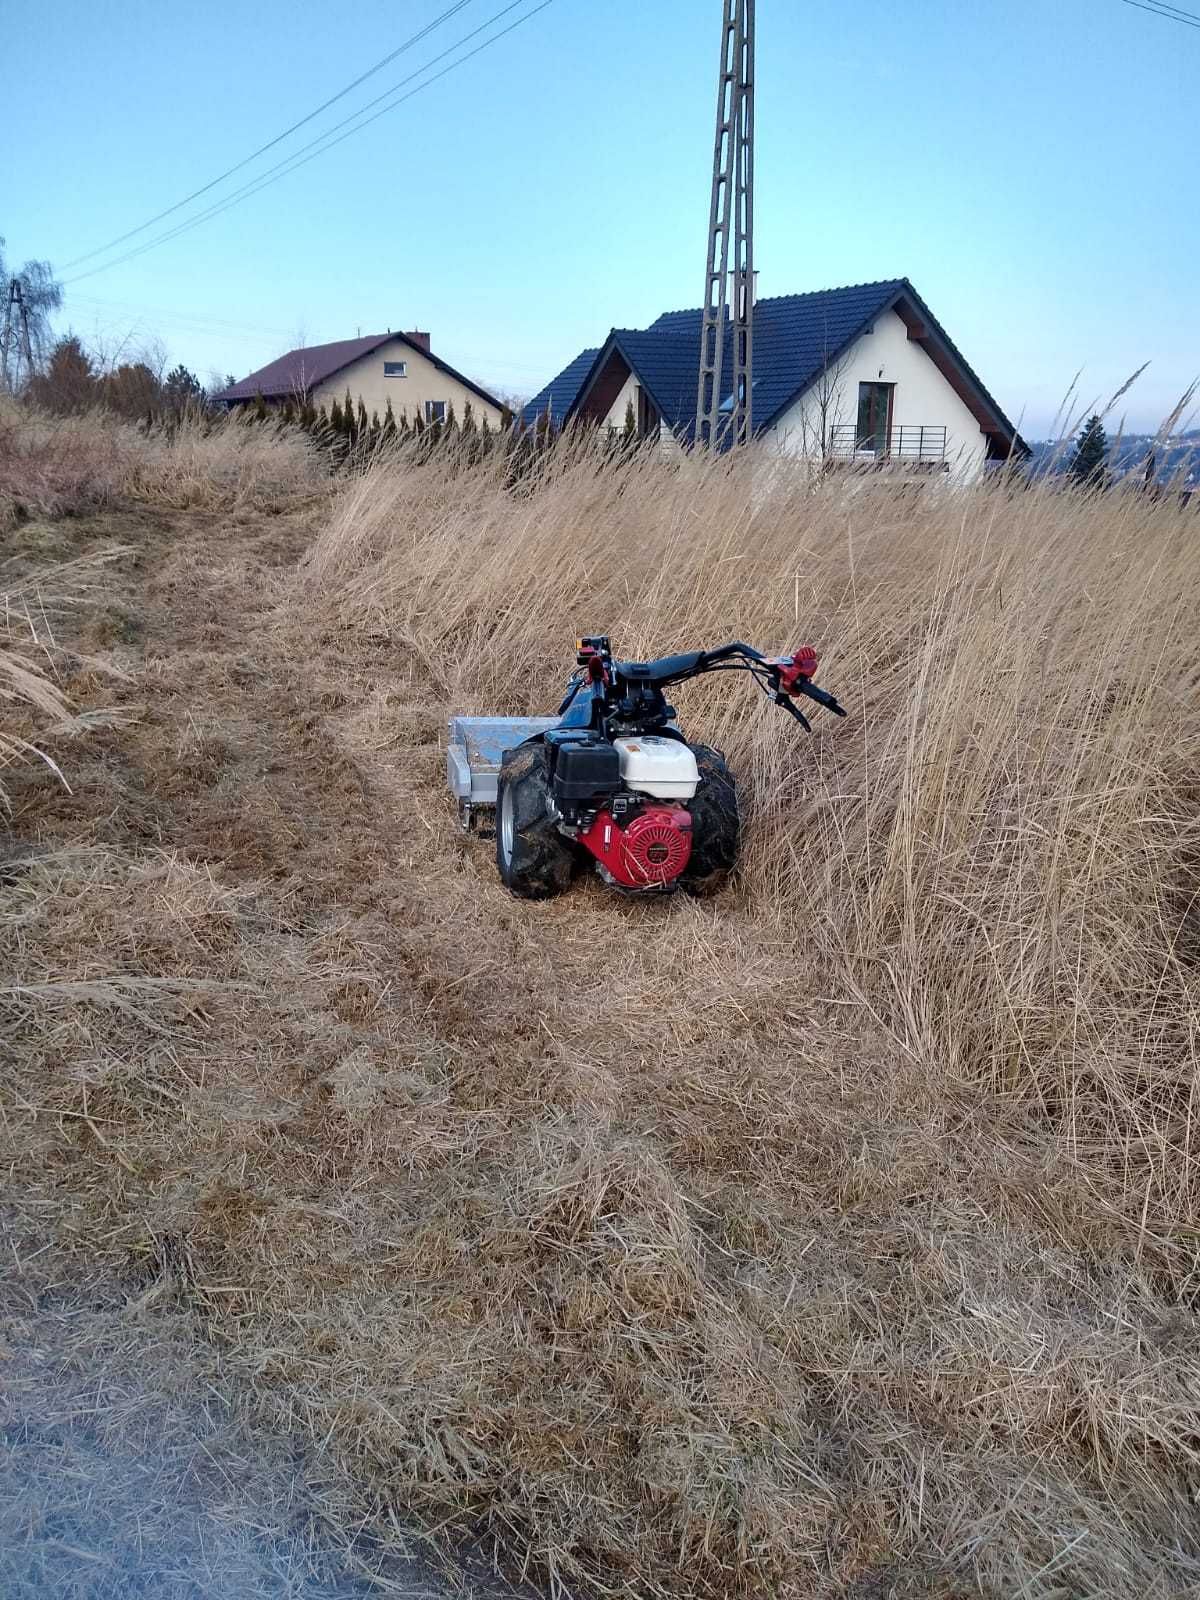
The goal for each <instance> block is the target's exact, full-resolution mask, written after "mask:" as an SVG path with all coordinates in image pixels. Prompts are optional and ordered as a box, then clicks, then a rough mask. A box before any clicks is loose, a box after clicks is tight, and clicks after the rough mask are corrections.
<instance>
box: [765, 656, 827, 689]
mask: <svg viewBox="0 0 1200 1600" xmlns="http://www.w3.org/2000/svg"><path fill="white" fill-rule="evenodd" d="M817 664H818V657H817V652H816V651H815V650H814V649H813V647H812V645H810V644H802V645H801V646H800V648H799V650H797V651H796V653H795V655H790V656H780V658H779V659H778V661H775V662H773V663H772V665H773V666H775V667H777V668H778V670H779V687H780V689H781V690H782V691H783V693H784V694H802V693H803V685H802V684H801V681H800V680H801V679H805V680H807V679H809V678H811V677H813V676H814V674H815V673H816V670H817Z"/></svg>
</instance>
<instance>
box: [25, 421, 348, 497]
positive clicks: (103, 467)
mask: <svg viewBox="0 0 1200 1600" xmlns="http://www.w3.org/2000/svg"><path fill="white" fill-rule="evenodd" d="M327 482H328V471H327V467H326V464H325V462H324V461H323V459H322V457H321V455H320V453H319V452H318V451H317V450H316V449H315V448H314V447H313V445H312V444H311V442H310V441H309V439H308V438H307V436H306V435H305V434H303V433H302V432H301V431H300V430H299V429H296V428H283V427H277V426H274V425H269V426H264V427H260V426H257V425H255V424H253V423H246V422H243V421H241V420H240V419H239V418H237V417H234V416H227V417H223V418H221V419H219V420H218V421H215V422H214V421H213V420H212V419H211V418H208V417H205V416H203V415H202V414H198V413H189V414H185V415H184V416H183V418H182V420H180V421H178V422H168V423H164V424H162V425H156V426H154V427H151V428H146V427H144V426H138V425H136V424H134V423H132V422H128V421H125V420H123V419H121V418H120V417H118V416H117V415H115V414H114V413H112V412H109V411H103V410H94V411H88V412H84V413H81V414H79V415H68V416H51V415H49V414H47V413H43V412H39V411H37V410H35V409H32V408H29V407H23V406H18V405H15V404H13V403H11V402H9V403H3V402H0V527H10V528H11V527H13V526H15V525H16V523H17V522H19V521H20V520H21V519H22V518H23V517H27V516H41V517H51V518H55V517H64V516H81V515H84V514H85V513H87V512H88V511H94V510H98V509H100V508H102V507H104V506H106V505H111V504H113V503H115V502H117V501H120V500H123V499H131V500H140V501H143V502H145V503H148V504H150V505H157V506H161V507H162V508H164V509H169V510H179V509H184V508H193V507H194V508H201V507H206V508H208V509H211V510H237V509H244V508H266V509H278V508H280V507H282V506H284V505H286V504H289V503H291V502H292V501H294V500H295V499H297V498H301V499H302V498H304V497H306V496H309V495H312V494H317V493H321V492H323V490H324V489H325V488H326V485H327Z"/></svg>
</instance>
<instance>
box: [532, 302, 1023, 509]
mask: <svg viewBox="0 0 1200 1600" xmlns="http://www.w3.org/2000/svg"><path fill="white" fill-rule="evenodd" d="M700 328H701V312H700V311H699V310H698V309H697V310H695V311H668V312H665V313H664V314H663V315H662V316H661V317H659V318H658V320H657V321H656V322H653V323H651V324H650V326H649V327H648V328H614V329H613V330H612V331H611V333H610V334H609V335H608V338H607V339H606V340H605V341H604V343H603V344H602V345H600V346H599V347H597V348H594V349H590V350H584V351H582V352H581V353H580V354H579V355H578V356H576V358H575V360H574V361H572V362H571V364H570V366H568V367H566V368H564V370H563V371H562V372H560V373H559V375H558V376H557V377H556V378H554V379H553V380H552V381H551V382H550V383H548V384H547V385H546V387H545V388H544V389H543V390H542V392H541V393H540V394H539V395H537V396H535V398H534V399H533V400H531V401H530V403H529V405H528V406H527V407H526V408H525V410H524V413H523V417H524V420H525V421H526V422H527V423H529V424H532V423H534V422H535V421H536V420H537V419H538V418H539V417H543V416H546V415H547V414H549V416H550V417H551V418H552V419H553V421H554V422H555V423H556V424H559V425H561V424H563V423H565V422H568V421H570V420H572V419H575V418H578V419H580V420H584V421H590V422H595V423H599V424H600V425H601V426H611V427H614V428H617V429H622V428H624V427H625V426H626V424H627V421H628V419H629V417H630V416H631V415H632V418H633V422H634V426H635V427H636V429H637V433H638V435H639V437H641V438H657V439H659V440H661V441H662V443H663V445H664V447H666V448H671V449H674V448H678V446H680V445H689V444H690V443H691V442H692V440H693V438H694V436H695V430H696V382H697V376H698V370H699V363H700ZM732 344H733V338H732V330H731V328H728V327H727V329H726V333H725V354H724V364H723V375H722V403H721V409H722V410H723V411H725V412H726V413H729V412H730V411H731V409H732V385H733V353H732ZM753 384H754V387H753V394H752V405H753V414H752V421H753V427H754V433H755V436H756V437H757V438H759V439H761V440H763V441H765V442H766V443H767V444H769V445H773V446H774V447H775V448H776V449H778V450H779V451H781V452H783V453H785V454H788V455H796V456H805V457H809V458H810V459H815V460H820V461H824V462H826V463H829V464H839V463H840V464H846V465H856V464H857V465H864V466H866V465H880V466H883V465H887V466H889V467H896V466H899V467H901V468H903V469H904V470H906V471H911V472H914V473H915V472H950V473H953V474H954V475H955V477H956V478H957V479H959V480H961V481H970V480H971V479H974V478H977V477H978V476H979V475H980V474H981V473H982V472H983V471H984V469H985V467H986V465H987V464H988V463H991V462H1003V461H1008V460H1009V459H1010V458H1012V457H1017V458H1023V457H1024V456H1025V455H1027V454H1028V447H1027V446H1026V444H1025V442H1024V440H1023V439H1022V438H1021V437H1020V435H1019V434H1018V433H1017V431H1016V429H1015V428H1014V427H1013V425H1012V423H1011V422H1010V421H1009V420H1008V418H1007V417H1006V416H1005V415H1004V413H1003V411H1001V409H1000V407H999V406H998V405H997V404H996V402H995V400H994V399H993V398H992V396H991V395H990V394H989V393H988V391H987V390H986V389H985V388H984V386H983V384H982V383H981V381H980V380H979V378H978V377H977V376H976V374H975V373H974V372H973V371H972V369H971V367H970V366H968V364H967V362H966V360H965V359H964V357H963V356H962V354H961V353H960V351H959V350H958V348H957V347H956V346H955V344H954V342H953V341H952V340H951V338H950V336H949V335H948V334H947V333H946V330H945V329H944V328H943V327H942V325H941V324H940V323H939V322H938V320H937V318H936V317H935V316H934V315H933V313H932V312H931V311H930V309H929V307H928V306H927V305H926V304H925V302H924V301H923V300H922V299H921V297H920V295H919V294H918V293H917V291H916V290H915V289H914V288H913V286H912V284H911V283H909V281H908V279H907V278H892V279H888V280H887V281H885V282H882V283H862V284H856V285H854V286H853V287H850V288H845V289H822V290H818V291H817V292H815V293H812V294H790V295H781V296H779V297H778V298H775V299H765V300H759V301H758V302H757V303H756V304H755V308H754V375H753Z"/></svg>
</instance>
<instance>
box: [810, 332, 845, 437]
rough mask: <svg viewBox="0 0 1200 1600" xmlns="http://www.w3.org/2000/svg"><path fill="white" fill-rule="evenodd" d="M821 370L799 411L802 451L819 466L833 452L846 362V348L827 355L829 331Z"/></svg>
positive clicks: (842, 403) (840, 418) (841, 411)
mask: <svg viewBox="0 0 1200 1600" xmlns="http://www.w3.org/2000/svg"><path fill="white" fill-rule="evenodd" d="M823 357H824V359H823V362H822V366H821V371H820V374H819V376H818V377H817V380H816V382H815V383H813V384H812V386H811V387H810V388H809V390H808V392H807V394H805V396H804V401H803V409H802V411H801V414H800V441H801V448H802V449H803V452H804V454H805V455H806V456H807V457H809V458H810V459H811V460H814V461H817V462H819V463H820V465H821V466H822V467H825V466H827V465H828V463H829V462H830V461H831V460H832V459H833V457H834V455H835V454H836V445H837V433H838V429H839V428H841V427H842V425H843V414H844V410H845V406H846V394H845V388H844V385H843V382H842V380H843V379H844V378H845V376H846V371H847V369H848V367H849V365H850V352H849V351H848V350H847V351H843V352H842V354H841V355H840V356H838V358H837V359H836V360H834V361H830V359H829V331H828V329H826V330H825V341H824V351H823Z"/></svg>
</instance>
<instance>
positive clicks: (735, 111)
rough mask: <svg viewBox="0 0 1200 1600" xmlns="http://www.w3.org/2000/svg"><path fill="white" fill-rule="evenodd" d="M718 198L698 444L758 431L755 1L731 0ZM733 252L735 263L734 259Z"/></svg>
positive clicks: (745, 437) (716, 150)
mask: <svg viewBox="0 0 1200 1600" xmlns="http://www.w3.org/2000/svg"><path fill="white" fill-rule="evenodd" d="M724 8H725V15H724V19H723V21H722V23H721V75H720V78H719V80H718V83H717V134H716V141H715V144H714V147H713V181H712V205H711V208H710V210H709V219H708V255H707V258H706V267H705V276H704V311H703V323H702V326H701V332H700V377H699V382H698V385H697V390H696V443H697V444H701V445H708V446H712V445H716V444H718V443H720V442H722V441H723V439H724V438H726V437H728V438H729V439H730V441H731V442H732V443H733V444H746V443H748V442H749V440H750V439H751V437H752V436H753V417H752V401H751V395H752V390H753V383H754V0H724ZM731 256H732V268H731V264H730V258H731ZM731 270H732V272H733V319H732V320H733V396H732V412H731V414H730V416H729V419H728V423H727V424H726V422H725V419H724V418H723V417H722V415H721V377H722V372H721V369H722V366H723V365H724V359H725V323H726V318H727V311H728V303H729V274H730V271H731Z"/></svg>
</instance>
